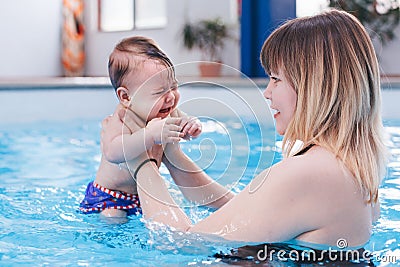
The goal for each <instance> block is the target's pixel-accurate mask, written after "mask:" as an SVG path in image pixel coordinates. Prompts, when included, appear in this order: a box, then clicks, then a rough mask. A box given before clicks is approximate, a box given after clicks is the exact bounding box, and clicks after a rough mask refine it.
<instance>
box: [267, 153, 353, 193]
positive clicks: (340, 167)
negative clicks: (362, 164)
mask: <svg viewBox="0 0 400 267" xmlns="http://www.w3.org/2000/svg"><path fill="white" fill-rule="evenodd" d="M270 173H271V177H274V178H273V179H278V180H280V182H282V183H285V184H287V183H292V184H294V185H297V186H298V185H304V184H307V185H309V189H313V187H312V185H315V186H316V188H317V189H318V188H319V189H323V188H326V189H331V187H332V186H343V184H344V183H347V182H348V181H352V180H353V179H351V177H352V176H351V174H350V173H349V171H348V170H347V168H346V167H345V166H344V164H343V163H342V162H341V161H340V160H339V159H338V158H337V157H336V156H335V155H334V154H333V153H332V152H330V151H329V150H327V149H325V148H323V147H320V146H313V147H312V148H311V149H309V150H308V151H307V152H306V153H304V154H302V155H299V156H292V157H288V158H285V159H283V160H282V161H281V162H279V163H277V164H275V165H274V166H272V167H271V170H270Z"/></svg>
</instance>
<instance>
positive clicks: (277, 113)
mask: <svg viewBox="0 0 400 267" xmlns="http://www.w3.org/2000/svg"><path fill="white" fill-rule="evenodd" d="M271 110H272V115H273V116H274V119H276V117H277V116H278V115H279V114H280V113H281V112H280V111H279V110H276V109H271Z"/></svg>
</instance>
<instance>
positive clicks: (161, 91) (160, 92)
mask: <svg viewBox="0 0 400 267" xmlns="http://www.w3.org/2000/svg"><path fill="white" fill-rule="evenodd" d="M165 91H166V90H165V89H162V90H160V91H157V92H155V93H154V95H162V94H164V93H165Z"/></svg>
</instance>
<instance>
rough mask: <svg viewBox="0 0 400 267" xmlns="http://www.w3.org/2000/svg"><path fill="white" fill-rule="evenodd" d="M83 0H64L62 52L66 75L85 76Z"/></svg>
mask: <svg viewBox="0 0 400 267" xmlns="http://www.w3.org/2000/svg"><path fill="white" fill-rule="evenodd" d="M83 8H84V5H83V0H63V27H62V54H61V61H62V65H63V68H64V75H65V76H67V77H76V76H83V75H84V69H85V38H84V37H85V34H84V33H85V29H84V25H83Z"/></svg>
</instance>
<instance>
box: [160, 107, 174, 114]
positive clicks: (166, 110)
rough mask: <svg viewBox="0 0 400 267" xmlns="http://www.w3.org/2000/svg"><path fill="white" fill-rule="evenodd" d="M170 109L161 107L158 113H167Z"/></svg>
mask: <svg viewBox="0 0 400 267" xmlns="http://www.w3.org/2000/svg"><path fill="white" fill-rule="evenodd" d="M170 111H171V108H170V107H169V108H163V109H160V111H159V112H160V113H169V112H170Z"/></svg>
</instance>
